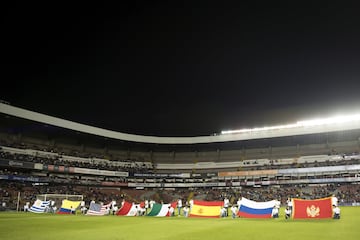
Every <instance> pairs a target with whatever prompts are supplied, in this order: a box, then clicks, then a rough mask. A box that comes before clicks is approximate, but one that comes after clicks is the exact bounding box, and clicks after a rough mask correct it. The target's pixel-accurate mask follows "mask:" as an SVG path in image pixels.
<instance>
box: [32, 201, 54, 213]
mask: <svg viewBox="0 0 360 240" xmlns="http://www.w3.org/2000/svg"><path fill="white" fill-rule="evenodd" d="M49 206H50V201H41V200H39V199H37V200H36V201H35V202H34V204H33V205H32V206H31V208H30V209H29V211H30V212H33V213H44V212H45V209H46V207H49Z"/></svg>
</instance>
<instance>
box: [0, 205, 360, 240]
mask: <svg viewBox="0 0 360 240" xmlns="http://www.w3.org/2000/svg"><path fill="white" fill-rule="evenodd" d="M281 210H282V211H281V213H283V209H281ZM341 211H342V212H341V219H340V220H333V219H327V220H285V219H284V218H283V216H281V217H280V218H279V219H244V218H237V219H231V218H230V217H229V218H223V219H203V218H184V217H172V218H169V217H166V218H156V217H118V216H101V217H97V216H83V215H76V216H74V215H72V216H69V215H67V216H64V215H50V214H33V213H15V212H14V213H0V239H4V240H5V239H6V240H7V239H11V240H17V239H22V240H23V239H36V240H42V239H46V240H70V239H71V240H77V239H87V240H90V239H97V240H100V239H101V240H102V239H112V240H116V239H122V240H128V239H134V240H142V239H146V240H155V239H156V240H159V239H171V240H180V239H189V240H190V239H191V240H196V239H202V240H203V239H206V240H212V239H213V240H215V239H216V240H224V239H246V240H252V239H259V240H260V239H261V240H264V239H282V240H284V239H291V240H297V239H299V240H300V239H301V240H311V239H326V240H332V239H336V240H340V239H347V240H351V239H354V240H355V239H356V240H359V239H360V207H342V208H341Z"/></svg>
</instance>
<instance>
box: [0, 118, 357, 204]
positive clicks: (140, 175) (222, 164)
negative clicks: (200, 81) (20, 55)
mask: <svg viewBox="0 0 360 240" xmlns="http://www.w3.org/2000/svg"><path fill="white" fill-rule="evenodd" d="M359 150H360V129H359V128H354V129H350V130H349V129H348V130H341V131H326V132H321V133H311V134H303V135H293V136H284V137H271V138H266V137H263V138H258V139H248V140H241V141H228V142H213V143H200V144H179V145H178V144H170V145H169V144H149V143H136V142H128V141H121V140H117V139H109V138H104V137H101V136H96V135H93V134H86V133H83V132H82V133H80V132H77V131H74V130H71V129H66V128H61V127H54V126H50V125H46V124H43V123H38V122H35V121H31V120H25V119H22V118H19V117H16V116H9V115H7V114H2V115H1V118H0V194H1V195H0V201H1V203H2V204H1V209H2V210H5V209H12V210H14V209H17V208H18V207H19V205H20V206H23V205H24V204H25V203H26V202H32V201H34V200H35V198H36V196H37V195H39V194H44V193H55V194H74V195H75V194H81V195H83V196H84V199H85V201H87V203H88V202H89V201H91V200H96V201H103V202H107V201H111V200H116V201H117V202H121V201H122V200H123V199H126V200H128V201H132V202H141V201H144V200H145V199H153V200H155V201H157V202H172V201H175V200H176V199H179V198H182V199H186V200H187V199H188V198H189V197H190V196H191V197H193V198H194V199H202V200H222V199H223V198H224V197H225V196H226V197H228V198H229V199H230V200H231V202H235V201H236V199H238V198H239V197H240V196H244V197H246V198H249V199H253V200H257V201H266V200H269V199H279V200H280V201H281V203H282V204H285V202H286V199H287V198H288V197H301V198H314V197H326V196H330V195H332V194H335V195H336V196H338V198H339V201H340V204H342V205H358V204H359V203H360V187H359V186H360V185H359V182H360V155H359ZM19 193H20V196H21V197H20V199H19Z"/></svg>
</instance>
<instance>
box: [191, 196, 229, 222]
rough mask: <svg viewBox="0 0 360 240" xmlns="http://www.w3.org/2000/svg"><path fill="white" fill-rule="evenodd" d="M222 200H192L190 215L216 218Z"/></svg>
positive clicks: (218, 214) (218, 215) (222, 203)
mask: <svg viewBox="0 0 360 240" xmlns="http://www.w3.org/2000/svg"><path fill="white" fill-rule="evenodd" d="M223 205H224V202H222V201H199V200H194V205H193V206H192V208H191V211H190V215H189V216H190V217H205V218H218V217H220V210H221V208H222V206H223Z"/></svg>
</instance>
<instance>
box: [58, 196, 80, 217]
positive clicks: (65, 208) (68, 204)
mask: <svg viewBox="0 0 360 240" xmlns="http://www.w3.org/2000/svg"><path fill="white" fill-rule="evenodd" d="M79 205H80V201H70V200H67V199H64V200H62V204H61V207H60V209H59V211H58V214H70V213H71V208H73V209H77V208H78V207H79Z"/></svg>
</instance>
